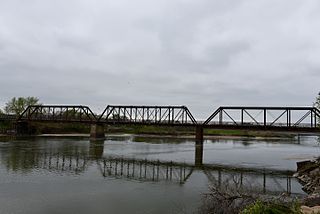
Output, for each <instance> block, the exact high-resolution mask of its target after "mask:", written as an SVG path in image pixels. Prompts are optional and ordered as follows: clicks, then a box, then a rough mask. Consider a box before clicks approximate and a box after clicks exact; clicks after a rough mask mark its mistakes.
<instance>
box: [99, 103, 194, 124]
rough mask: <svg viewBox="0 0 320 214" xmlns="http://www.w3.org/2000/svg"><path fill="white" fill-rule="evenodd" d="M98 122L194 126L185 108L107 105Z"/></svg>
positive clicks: (191, 117)
mask: <svg viewBox="0 0 320 214" xmlns="http://www.w3.org/2000/svg"><path fill="white" fill-rule="evenodd" d="M99 122H105V123H112V124H158V125H161V124H163V125H188V124H190V125H195V124H197V122H196V120H195V119H194V117H193V116H192V114H191V112H190V111H189V109H188V108H187V107H185V106H114V105H108V106H107V107H106V109H105V110H104V111H103V113H102V114H101V116H100V118H99Z"/></svg>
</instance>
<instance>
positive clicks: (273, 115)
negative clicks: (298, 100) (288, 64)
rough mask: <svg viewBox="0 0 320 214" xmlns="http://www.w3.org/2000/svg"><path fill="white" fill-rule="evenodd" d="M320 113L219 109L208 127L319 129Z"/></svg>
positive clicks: (290, 109) (312, 110)
mask: <svg viewBox="0 0 320 214" xmlns="http://www.w3.org/2000/svg"><path fill="white" fill-rule="evenodd" d="M319 121H320V111H319V110H318V109H316V108H313V107H230V106H228V107H219V108H218V109H217V110H216V111H214V112H213V114H212V115H210V117H209V118H208V119H207V120H206V121H205V122H204V123H203V125H206V126H219V125H220V126H234V127H266V128H267V127H286V128H317V126H318V124H319Z"/></svg>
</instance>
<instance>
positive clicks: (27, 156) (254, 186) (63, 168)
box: [6, 141, 302, 195]
mask: <svg viewBox="0 0 320 214" xmlns="http://www.w3.org/2000/svg"><path fill="white" fill-rule="evenodd" d="M201 146H202V145H196V148H195V164H188V163H179V162H173V161H160V160H147V159H136V158H124V157H116V156H111V157H110V156H104V154H103V152H104V142H103V141H101V142H96V141H93V142H90V147H89V151H88V150H86V151H85V150H83V151H79V150H77V149H75V150H69V151H67V152H66V151H65V150H62V151H61V150H60V151H59V149H58V150H57V148H54V149H52V148H45V150H44V151H43V150H33V151H32V152H24V153H23V155H22V154H19V155H16V157H19V160H18V161H19V162H20V163H19V164H17V163H16V165H15V166H14V167H13V166H12V168H11V167H10V164H9V163H7V166H6V167H7V168H8V169H12V170H19V169H21V170H22V169H23V170H25V169H26V168H29V169H30V170H32V169H45V170H48V171H50V172H54V173H63V174H65V173H66V174H81V173H85V172H86V171H87V170H88V168H89V167H92V166H93V167H97V169H98V170H99V173H100V174H101V176H103V177H105V178H113V179H126V180H137V181H141V182H170V183H177V184H179V185H184V184H185V183H186V182H188V180H189V179H190V177H191V176H192V174H193V173H195V172H196V173H197V174H198V173H201V174H204V175H205V176H206V177H207V179H208V181H209V185H211V186H214V187H216V188H225V187H226V186H229V187H232V188H234V189H236V190H237V191H238V190H239V191H249V192H256V193H262V194H264V193H265V194H269V195H278V194H280V193H283V192H286V193H288V194H292V195H300V194H301V193H302V191H296V190H294V191H292V180H293V181H294V182H295V184H297V181H296V180H295V179H293V178H292V174H293V172H292V171H268V170H258V169H244V168H234V167H228V166H221V165H220V166H219V165H211V164H210V165H209V164H203V163H202V156H203V153H202V149H203V148H202V147H201ZM19 152H21V150H19ZM16 161H17V160H16ZM19 166H20V167H19Z"/></svg>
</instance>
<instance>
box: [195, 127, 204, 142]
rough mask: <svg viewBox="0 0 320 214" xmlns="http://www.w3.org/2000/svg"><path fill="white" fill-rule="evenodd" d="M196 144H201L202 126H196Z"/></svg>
mask: <svg viewBox="0 0 320 214" xmlns="http://www.w3.org/2000/svg"><path fill="white" fill-rule="evenodd" d="M196 144H203V127H202V126H196Z"/></svg>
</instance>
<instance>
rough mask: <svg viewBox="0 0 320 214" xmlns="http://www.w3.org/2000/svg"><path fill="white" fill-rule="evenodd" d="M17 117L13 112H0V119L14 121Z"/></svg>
mask: <svg viewBox="0 0 320 214" xmlns="http://www.w3.org/2000/svg"><path fill="white" fill-rule="evenodd" d="M16 119H17V115H15V114H0V121H14V120H16Z"/></svg>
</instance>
